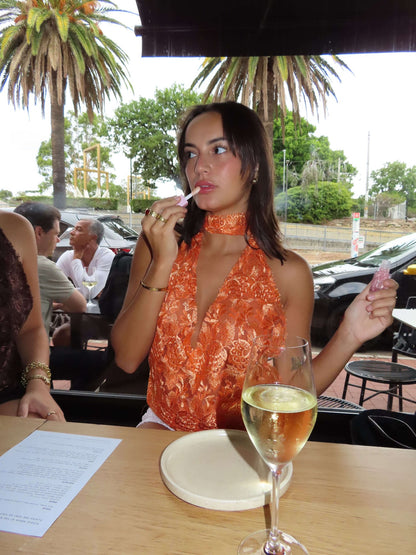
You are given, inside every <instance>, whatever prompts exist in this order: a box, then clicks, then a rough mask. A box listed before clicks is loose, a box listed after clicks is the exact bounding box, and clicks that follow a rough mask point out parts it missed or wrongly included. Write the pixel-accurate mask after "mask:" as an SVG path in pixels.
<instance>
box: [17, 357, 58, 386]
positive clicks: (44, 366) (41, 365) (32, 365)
mask: <svg viewBox="0 0 416 555" xmlns="http://www.w3.org/2000/svg"><path fill="white" fill-rule="evenodd" d="M35 368H38V369H39V370H43V371H44V372H45V374H46V378H47V379H48V380H49V384H50V383H51V378H52V374H51V371H50V368H49V366H48V365H47V364H45V363H44V362H36V361H34V362H29V364H28V365H27V366H26V368H25V369H24V370H23V373H22V380H21V382H22V385H23V387H26V385H27V382H28V378H27V375H28V374H29V372H30V371H31V370H34V369H35Z"/></svg>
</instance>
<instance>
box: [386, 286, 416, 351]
mask: <svg viewBox="0 0 416 555" xmlns="http://www.w3.org/2000/svg"><path fill="white" fill-rule="evenodd" d="M406 308H408V309H416V297H409V298H408V299H407V303H406ZM399 355H402V356H406V357H411V358H416V329H415V328H412V327H411V326H408V325H407V324H403V323H401V324H400V326H399V331H398V332H397V333H395V334H394V336H393V347H392V354H391V360H392V362H397V358H398V356H399Z"/></svg>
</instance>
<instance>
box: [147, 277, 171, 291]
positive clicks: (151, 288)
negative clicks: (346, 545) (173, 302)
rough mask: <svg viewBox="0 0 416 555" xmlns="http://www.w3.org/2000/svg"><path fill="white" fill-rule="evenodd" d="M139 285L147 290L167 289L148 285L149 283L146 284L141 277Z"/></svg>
mask: <svg viewBox="0 0 416 555" xmlns="http://www.w3.org/2000/svg"><path fill="white" fill-rule="evenodd" d="M140 285H141V286H142V287H144V288H145V289H147V290H148V291H167V290H168V288H167V287H150V286H149V285H146V284H145V282H144V281H143V280H142V279H141V280H140Z"/></svg>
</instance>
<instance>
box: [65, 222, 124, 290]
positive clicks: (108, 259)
mask: <svg viewBox="0 0 416 555" xmlns="http://www.w3.org/2000/svg"><path fill="white" fill-rule="evenodd" d="M103 235H104V226H103V224H102V223H101V222H100V221H98V220H93V219H85V220H79V222H78V223H77V224H76V226H75V227H74V229H73V230H72V231H71V233H70V239H69V244H70V245H71V247H72V248H73V250H71V251H66V252H64V253H63V254H62V255H61V256H60V257H59V258H58V260H57V262H56V264H57V266H58V268H60V269H61V270H62V271H63V273H64V274H65V275H66V276H67V277H69V279H70V280H71V281H72V283H73V284H74V285H75V287H77V288H78V289H79V290H80V291H81V293H82V294H83V295H84V297H87V296H88V289H87V288H86V287H85V286H84V285H83V284H82V279H83V273H84V269H87V270H88V273H89V274H91V273H93V272H94V273H95V276H96V280H97V284H96V285H95V286H94V287H93V288H92V289H91V298H92V299H94V298H95V297H97V296H98V295H99V294H100V293H101V291H102V289H103V288H104V285H105V282H106V281H107V277H108V274H109V272H110V268H111V263H112V262H113V258H114V253H113V252H112V251H111V250H110V249H107V248H106V247H100V246H99V245H100V243H101V240H102V238H103Z"/></svg>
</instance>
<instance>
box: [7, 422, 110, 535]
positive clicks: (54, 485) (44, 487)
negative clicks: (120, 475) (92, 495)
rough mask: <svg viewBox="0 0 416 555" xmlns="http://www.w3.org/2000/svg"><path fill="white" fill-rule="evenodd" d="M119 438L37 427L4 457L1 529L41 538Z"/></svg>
mask: <svg viewBox="0 0 416 555" xmlns="http://www.w3.org/2000/svg"><path fill="white" fill-rule="evenodd" d="M120 442H121V439H113V438H107V437H93V436H83V435H74V434H64V433H57V432H43V431H40V430H36V431H35V432H33V433H32V434H30V435H29V436H28V437H27V438H25V439H24V440H23V441H21V442H20V443H18V444H17V445H15V446H14V447H12V448H11V449H9V451H7V452H6V453H4V454H3V455H2V456H0V530H1V531H3V532H14V533H16V534H25V535H28V536H37V537H41V536H43V535H44V534H45V532H46V531H47V530H48V528H49V527H50V526H51V525H52V524H53V522H54V521H55V520H56V519H57V518H58V517H59V515H60V514H61V513H62V512H63V511H64V510H65V508H66V507H67V506H68V505H69V503H70V502H71V501H72V500H73V499H74V497H75V496H76V495H77V494H78V493H79V492H80V490H81V489H82V488H83V487H84V486H85V484H86V483H87V482H88V480H89V479H90V478H91V477H92V476H93V475H94V474H95V472H96V471H97V470H98V469H99V468H100V466H101V465H102V464H103V463H104V461H105V460H106V459H107V458H108V457H109V456H110V454H111V453H112V452H113V451H114V449H115V448H116V447H117V445H118V444H119V443H120Z"/></svg>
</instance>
